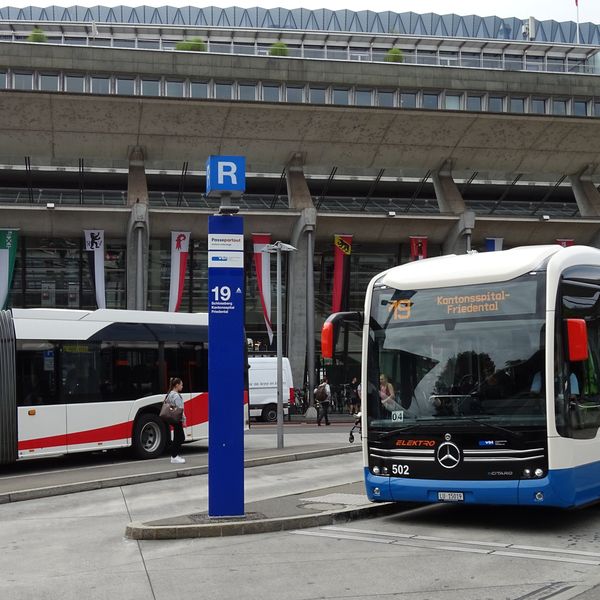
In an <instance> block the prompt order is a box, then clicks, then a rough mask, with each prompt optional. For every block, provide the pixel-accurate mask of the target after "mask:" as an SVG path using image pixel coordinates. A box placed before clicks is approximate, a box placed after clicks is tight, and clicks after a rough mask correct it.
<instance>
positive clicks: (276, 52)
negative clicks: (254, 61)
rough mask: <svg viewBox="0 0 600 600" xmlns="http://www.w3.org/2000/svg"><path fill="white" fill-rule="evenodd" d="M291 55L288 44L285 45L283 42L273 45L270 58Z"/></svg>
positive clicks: (270, 49)
mask: <svg viewBox="0 0 600 600" xmlns="http://www.w3.org/2000/svg"><path fill="white" fill-rule="evenodd" d="M289 53H290V51H289V50H288V47H287V44H284V43H283V42H275V43H274V44H271V47H270V48H269V55H270V56H287V55H288V54H289Z"/></svg>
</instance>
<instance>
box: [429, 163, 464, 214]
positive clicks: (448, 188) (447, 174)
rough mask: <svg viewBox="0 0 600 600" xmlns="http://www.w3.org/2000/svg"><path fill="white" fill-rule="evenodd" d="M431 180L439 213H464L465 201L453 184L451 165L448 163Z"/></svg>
mask: <svg viewBox="0 0 600 600" xmlns="http://www.w3.org/2000/svg"><path fill="white" fill-rule="evenodd" d="M431 179H432V180H433V189H434V190H435V196H436V198H437V201H438V206H439V207H440V212H441V213H452V214H454V215H460V214H462V213H463V212H464V211H465V201H464V200H463V197H462V194H461V193H460V190H459V189H458V187H457V186H456V183H454V179H452V173H451V164H450V163H449V162H446V163H444V165H443V166H442V167H441V168H440V169H439V170H438V171H434V172H433V173H432V175H431Z"/></svg>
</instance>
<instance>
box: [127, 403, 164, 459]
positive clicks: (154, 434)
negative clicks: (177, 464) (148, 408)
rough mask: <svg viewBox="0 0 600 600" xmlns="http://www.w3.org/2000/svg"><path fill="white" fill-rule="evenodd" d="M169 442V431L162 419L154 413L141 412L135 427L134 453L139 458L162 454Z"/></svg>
mask: <svg viewBox="0 0 600 600" xmlns="http://www.w3.org/2000/svg"><path fill="white" fill-rule="evenodd" d="M166 442H167V431H166V428H165V425H164V423H163V422H162V420H161V419H160V418H159V417H158V416H157V415H154V414H152V413H143V414H141V415H140V416H139V417H138V418H137V420H136V422H135V427H134V428H133V440H132V447H133V453H134V454H135V455H136V456H137V457H138V458H156V457H157V456H160V455H161V454H162V453H163V451H164V449H165V444H166Z"/></svg>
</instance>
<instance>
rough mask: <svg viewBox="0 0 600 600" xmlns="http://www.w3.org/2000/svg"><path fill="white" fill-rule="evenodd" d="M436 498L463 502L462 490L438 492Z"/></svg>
mask: <svg viewBox="0 0 600 600" xmlns="http://www.w3.org/2000/svg"><path fill="white" fill-rule="evenodd" d="M438 500H440V501H442V502H464V500H465V495H464V494H463V492H438Z"/></svg>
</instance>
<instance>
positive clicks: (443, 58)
mask: <svg viewBox="0 0 600 600" xmlns="http://www.w3.org/2000/svg"><path fill="white" fill-rule="evenodd" d="M47 38H48V39H47V42H46V43H48V44H57V45H68V46H93V47H98V46H101V47H112V48H120V49H128V50H154V51H167V52H173V51H175V44H176V40H173V39H172V38H170V39H163V38H162V37H159V38H157V39H155V40H148V39H138V38H133V37H126V38H118V37H106V38H98V37H91V36H83V35H78V36H76V37H70V36H66V35H61V36H53V35H52V34H51V33H48V34H47ZM0 40H1V41H4V42H11V41H12V42H21V43H22V42H27V36H25V35H19V34H17V33H14V32H12V33H11V32H4V31H0ZM205 45H206V49H205V52H207V53H211V54H236V55H240V56H263V57H265V56H269V55H270V54H269V53H270V47H269V45H267V44H261V43H258V42H257V43H256V44H240V43H236V42H235V41H232V42H221V41H219V42H215V41H211V40H210V39H207V40H206V42H205ZM546 45H547V44H546ZM514 50H515V51H516V48H515V49H514ZM534 50H535V43H534V44H533V48H531V49H529V54H510V53H508V54H498V55H489V54H488V55H486V54H485V53H484V52H481V53H480V54H478V55H474V53H469V54H468V55H466V56H463V55H462V54H461V53H458V52H449V51H444V50H441V51H438V52H429V51H421V52H419V50H418V49H416V50H410V49H405V48H403V49H402V55H401V60H400V61H398V62H397V61H395V60H394V59H393V57H391V56H390V55H389V54H388V49H383V48H381V49H374V48H367V47H365V48H352V47H350V46H345V47H339V46H338V47H328V46H323V47H315V46H310V47H305V46H304V45H300V46H292V45H290V46H288V47H287V48H286V50H285V52H286V56H284V57H283V58H292V59H297V58H299V59H308V60H332V61H350V62H369V63H389V62H397V64H410V65H421V66H424V65H427V66H437V67H460V68H468V69H473V68H474V69H493V70H505V71H541V72H551V73H573V74H591V75H598V74H600V65H599V64H594V62H592V61H588V60H585V59H581V58H577V59H573V58H569V57H567V56H565V57H564V58H562V59H557V58H555V57H552V58H550V59H548V58H547V57H545V56H541V55H540V56H534V55H533V54H532V52H533V51H534ZM178 52H179V51H178Z"/></svg>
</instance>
